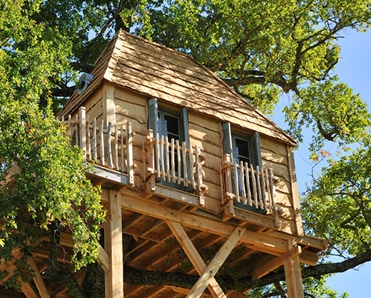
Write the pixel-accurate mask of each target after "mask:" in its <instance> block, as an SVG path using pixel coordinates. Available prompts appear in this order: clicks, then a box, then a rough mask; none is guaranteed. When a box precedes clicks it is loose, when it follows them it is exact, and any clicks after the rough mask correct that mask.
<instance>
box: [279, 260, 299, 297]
mask: <svg viewBox="0 0 371 298" xmlns="http://www.w3.org/2000/svg"><path fill="white" fill-rule="evenodd" d="M283 265H284V268H285V279H286V284H287V293H288V295H289V298H304V292H303V282H302V279H301V271H300V260H299V256H298V254H294V255H293V256H291V257H288V258H286V260H285V261H284V262H283Z"/></svg>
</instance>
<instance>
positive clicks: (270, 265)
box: [250, 246, 301, 278]
mask: <svg viewBox="0 0 371 298" xmlns="http://www.w3.org/2000/svg"><path fill="white" fill-rule="evenodd" d="M300 253H301V247H300V246H296V247H294V248H293V249H292V250H290V251H288V252H287V253H285V254H283V255H282V256H280V257H277V258H274V259H273V260H270V261H268V262H266V263H265V264H259V265H257V266H254V267H256V268H255V269H254V270H253V271H251V272H250V275H251V276H255V277H257V278H260V277H262V276H264V275H266V274H268V273H269V272H272V271H273V270H275V269H277V268H278V267H280V266H282V265H283V263H284V261H285V260H286V259H287V258H289V257H294V256H295V257H297V256H299V255H300ZM257 264H258V263H257Z"/></svg>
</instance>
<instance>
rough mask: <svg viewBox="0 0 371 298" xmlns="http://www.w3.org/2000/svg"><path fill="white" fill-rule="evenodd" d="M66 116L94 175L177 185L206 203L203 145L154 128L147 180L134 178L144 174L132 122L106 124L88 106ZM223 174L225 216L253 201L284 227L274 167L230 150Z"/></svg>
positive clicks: (150, 187) (146, 157)
mask: <svg viewBox="0 0 371 298" xmlns="http://www.w3.org/2000/svg"><path fill="white" fill-rule="evenodd" d="M61 121H62V122H63V123H64V124H65V125H66V126H67V132H68V135H69V136H70V140H71V144H72V145H79V146H80V147H81V149H82V152H83V159H84V160H85V161H87V162H93V163H94V173H91V174H93V175H96V176H99V177H101V178H105V179H108V180H112V181H115V182H119V183H121V184H123V185H129V186H136V188H137V190H139V189H140V188H142V187H143V184H144V188H145V191H146V192H147V193H151V192H152V193H154V194H157V191H156V188H160V187H164V186H165V187H167V188H170V189H172V193H174V191H175V192H179V191H182V193H183V194H184V193H185V192H187V193H189V194H190V196H189V197H190V198H191V201H192V202H191V204H194V205H197V206H198V207H204V206H205V200H206V199H207V198H206V197H207V192H208V186H207V185H206V184H205V183H204V174H203V172H204V171H203V166H204V164H205V163H207V160H205V155H204V154H203V153H202V151H201V149H200V146H199V145H192V144H189V145H188V146H187V144H186V142H179V141H178V140H174V139H170V140H169V139H168V138H167V137H164V136H160V135H159V134H158V133H157V134H156V135H154V134H153V131H152V130H151V129H148V130H147V135H146V139H145V142H144V143H143V144H142V153H141V155H142V157H143V169H144V173H143V175H142V178H140V179H142V180H136V182H134V181H135V180H134V176H135V174H137V175H138V176H141V175H139V173H135V168H136V167H135V164H134V158H133V156H134V152H133V150H134V149H133V148H134V146H133V142H134V137H135V133H134V132H133V128H132V124H131V123H130V122H126V125H125V126H123V127H118V126H116V125H112V123H110V122H109V123H108V125H107V127H106V128H104V126H105V125H104V120H102V119H96V118H94V119H89V117H87V116H86V112H85V108H84V107H81V108H80V109H79V112H78V114H76V115H75V116H74V117H72V116H71V115H69V116H68V117H67V118H64V117H63V118H62V119H61ZM135 148H137V149H136V150H138V149H139V147H135ZM137 155H138V153H137ZM219 175H220V187H221V189H222V197H221V205H222V207H221V208H222V212H220V213H221V214H222V215H223V219H224V220H228V219H229V218H232V217H235V216H236V214H235V212H236V207H238V210H239V213H241V212H242V213H246V212H244V210H243V209H246V208H245V207H244V206H247V207H250V210H249V209H248V210H249V211H252V210H253V212H258V213H262V214H265V215H267V216H269V217H273V225H272V226H274V227H278V226H279V216H278V210H277V205H276V202H275V184H276V183H277V182H278V178H276V177H275V176H274V174H273V170H272V169H267V168H259V166H256V167H253V166H252V165H251V164H250V165H249V164H247V163H243V162H240V163H238V162H237V161H236V160H231V158H230V155H229V154H225V155H224V158H223V159H221V162H220V170H219ZM140 181H142V183H140ZM134 184H140V185H134ZM155 192H156V193H155ZM193 198H196V199H193ZM219 206H220V205H219ZM218 208H219V210H220V207H218ZM250 214H251V213H250Z"/></svg>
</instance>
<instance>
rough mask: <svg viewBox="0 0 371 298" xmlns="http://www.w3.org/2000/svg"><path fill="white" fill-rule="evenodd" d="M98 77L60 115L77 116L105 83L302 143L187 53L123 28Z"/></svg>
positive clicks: (107, 50)
mask: <svg viewBox="0 0 371 298" xmlns="http://www.w3.org/2000/svg"><path fill="white" fill-rule="evenodd" d="M92 75H94V79H93V81H92V82H91V84H90V85H89V87H88V88H87V90H86V91H85V92H84V93H83V94H78V93H77V92H76V91H75V93H74V94H73V95H72V97H71V98H70V99H69V101H68V102H67V103H66V105H65V106H64V107H63V109H62V110H61V112H60V115H66V114H69V113H71V112H73V111H74V110H75V109H77V108H78V106H80V105H82V103H83V102H84V101H85V100H86V99H87V98H88V97H89V95H91V94H92V92H93V91H94V90H95V89H96V88H97V87H98V86H100V84H101V83H102V80H106V81H109V82H112V83H114V84H116V85H118V86H120V87H123V88H127V89H130V90H132V91H134V92H137V93H140V94H142V95H144V96H146V97H148V98H151V97H157V98H158V99H160V100H163V101H165V102H168V103H172V104H175V105H178V106H184V107H187V108H188V109H190V110H194V111H197V112H198V113H202V114H205V115H207V116H209V117H213V118H216V119H218V120H220V121H222V122H231V123H232V124H233V125H235V126H238V127H240V128H243V129H247V130H250V131H251V132H253V131H257V132H259V133H260V134H262V135H266V136H269V137H273V138H275V139H277V140H279V141H281V142H283V143H287V144H290V145H295V143H296V141H295V140H294V139H293V138H292V137H291V136H289V135H288V134H287V133H286V132H285V131H283V130H282V129H280V128H279V127H278V126H277V125H276V124H275V123H274V122H273V121H271V120H270V119H269V118H268V117H266V116H265V115H264V114H262V113H261V112H259V111H257V110H256V109H254V107H253V106H252V105H251V104H249V103H248V102H246V100H245V99H244V98H242V97H241V96H240V95H239V94H237V93H236V92H235V91H234V90H233V89H232V88H231V87H229V86H228V85H227V84H225V83H224V82H223V81H222V80H221V79H219V78H218V77H217V76H216V75H215V74H213V73H212V72H211V71H210V70H208V69H207V68H206V67H204V66H203V65H201V64H199V63H198V62H196V61H195V60H194V59H193V58H192V57H190V56H189V55H187V54H184V53H179V52H177V51H175V50H172V49H169V48H166V47H165V46H162V45H159V44H157V43H154V42H150V41H147V40H145V39H143V38H141V37H138V36H135V35H132V34H129V33H127V32H125V31H123V30H120V31H119V32H118V33H117V34H116V36H115V37H114V39H113V40H112V41H111V42H110V43H108V45H107V47H106V48H105V50H104V51H103V52H102V54H101V55H100V56H99V58H98V59H97V61H96V63H95V65H94V70H93V72H92Z"/></svg>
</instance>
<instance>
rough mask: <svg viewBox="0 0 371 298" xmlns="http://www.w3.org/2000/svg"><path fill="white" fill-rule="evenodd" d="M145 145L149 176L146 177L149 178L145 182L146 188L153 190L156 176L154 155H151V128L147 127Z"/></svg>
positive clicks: (152, 151) (152, 152)
mask: <svg viewBox="0 0 371 298" xmlns="http://www.w3.org/2000/svg"><path fill="white" fill-rule="evenodd" d="M146 147H147V158H148V168H147V174H149V177H148V178H149V179H148V182H147V189H148V190H149V191H155V189H156V177H155V172H154V171H155V170H154V167H155V161H154V156H153V155H154V150H153V130H152V129H148V132H147V141H146ZM158 170H159V169H158Z"/></svg>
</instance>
